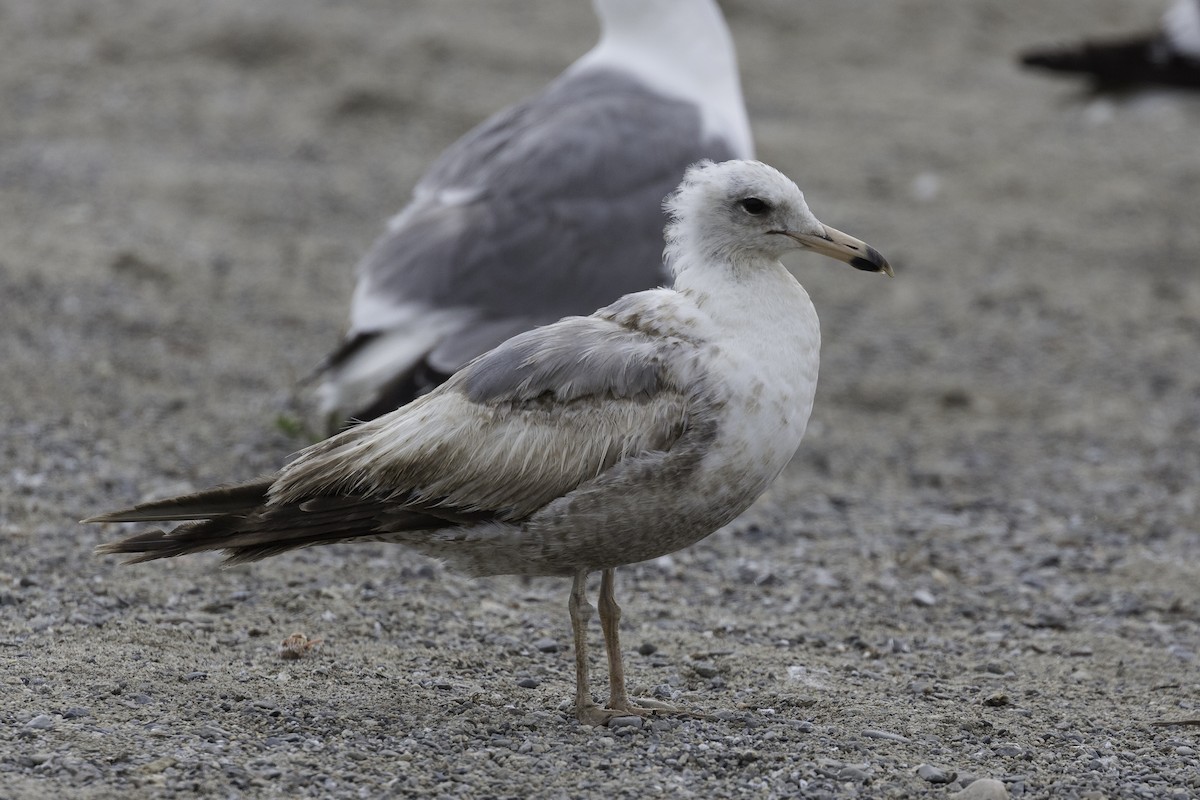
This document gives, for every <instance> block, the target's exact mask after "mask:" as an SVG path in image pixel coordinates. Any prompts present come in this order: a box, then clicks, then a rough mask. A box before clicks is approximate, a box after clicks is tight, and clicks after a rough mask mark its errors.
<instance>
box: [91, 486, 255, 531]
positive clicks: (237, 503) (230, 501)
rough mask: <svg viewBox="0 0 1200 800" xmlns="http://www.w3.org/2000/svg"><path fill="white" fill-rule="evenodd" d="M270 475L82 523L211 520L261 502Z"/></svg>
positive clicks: (129, 509)
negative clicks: (249, 481)
mask: <svg viewBox="0 0 1200 800" xmlns="http://www.w3.org/2000/svg"><path fill="white" fill-rule="evenodd" d="M272 480H273V479H272V478H263V479H261V480H258V481H253V482H251V483H243V484H239V485H237V486H217V487H215V488H213V489H206V490H205V491H203V492H196V493H195V494H187V495H183V496H182V497H171V498H168V499H166V500H151V501H150V502H148V503H139V504H138V505H136V506H133V507H132V508H125V509H122V510H120V511H110V512H109V513H107V514H100V515H97V516H95V517H88V518H87V519H85V520H83V522H167V521H170V520H182V519H212V518H213V517H219V516H222V515H224V514H237V513H240V512H244V511H246V510H248V509H252V508H254V507H255V506H258V505H260V504H262V503H263V502H264V501H265V500H266V497H267V490H268V489H270V488H271V481H272Z"/></svg>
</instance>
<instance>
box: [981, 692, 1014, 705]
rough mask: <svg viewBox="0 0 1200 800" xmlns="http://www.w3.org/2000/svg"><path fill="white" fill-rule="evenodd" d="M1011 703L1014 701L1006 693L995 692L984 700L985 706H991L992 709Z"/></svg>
mask: <svg viewBox="0 0 1200 800" xmlns="http://www.w3.org/2000/svg"><path fill="white" fill-rule="evenodd" d="M1011 703H1012V700H1011V699H1010V698H1009V696H1008V695H1006V694H1005V693H1004V692H993V693H992V694H989V695H988V696H987V697H985V698H983V704H984V705H985V706H991V707H992V708H999V707H1001V706H1007V705H1009V704H1011Z"/></svg>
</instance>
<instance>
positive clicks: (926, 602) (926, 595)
mask: <svg viewBox="0 0 1200 800" xmlns="http://www.w3.org/2000/svg"><path fill="white" fill-rule="evenodd" d="M912 599H913V602H914V603H916V604H917V605H919V606H925V607H926V608H928V607H929V606H934V605H937V598H936V597H934V596H933V592H930V591H928V590H926V589H917V590H916V591H915V592H913V593H912Z"/></svg>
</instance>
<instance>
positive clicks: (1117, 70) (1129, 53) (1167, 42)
mask: <svg viewBox="0 0 1200 800" xmlns="http://www.w3.org/2000/svg"><path fill="white" fill-rule="evenodd" d="M1021 63H1022V64H1024V65H1026V66H1029V67H1035V68H1039V69H1045V70H1049V71H1051V72H1059V73H1068V74H1074V75H1079V76H1080V77H1085V78H1089V79H1090V80H1091V82H1092V83H1093V85H1094V86H1095V87H1096V88H1097V89H1101V90H1109V89H1130V88H1135V87H1145V86H1176V87H1186V88H1192V89H1198V88H1200V0H1175V2H1174V3H1172V4H1171V5H1170V6H1169V7H1168V8H1167V11H1166V13H1165V14H1164V15H1163V18H1162V22H1161V24H1160V25H1159V27H1158V29H1156V30H1151V31H1145V32H1142V33H1136V34H1132V35H1129V36H1125V37H1118V38H1113V39H1103V40H1097V41H1090V42H1087V41H1085V42H1082V43H1080V44H1077V45H1062V46H1059V47H1042V48H1036V49H1032V50H1029V51H1027V52H1025V53H1022V54H1021Z"/></svg>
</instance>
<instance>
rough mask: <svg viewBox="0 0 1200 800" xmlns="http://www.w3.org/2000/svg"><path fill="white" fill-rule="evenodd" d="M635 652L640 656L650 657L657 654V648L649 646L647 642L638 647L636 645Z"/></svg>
mask: <svg viewBox="0 0 1200 800" xmlns="http://www.w3.org/2000/svg"><path fill="white" fill-rule="evenodd" d="M637 651H638V653H639V654H640V655H643V656H652V655H654V654H655V653H657V652H658V647H657V646H656V645H652V644H650V643H649V642H642V643H641V644H640V645H638V649H637Z"/></svg>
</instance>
